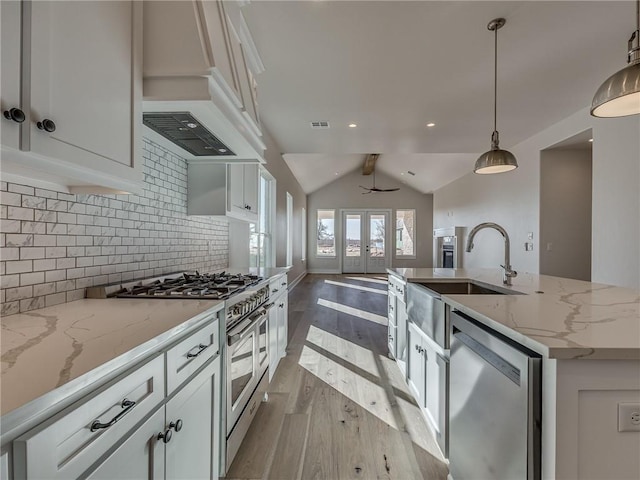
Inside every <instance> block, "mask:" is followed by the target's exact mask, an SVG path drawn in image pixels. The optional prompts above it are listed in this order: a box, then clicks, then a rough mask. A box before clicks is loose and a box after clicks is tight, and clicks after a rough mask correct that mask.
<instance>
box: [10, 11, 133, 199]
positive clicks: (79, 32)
mask: <svg viewBox="0 0 640 480" xmlns="http://www.w3.org/2000/svg"><path fill="white" fill-rule="evenodd" d="M1 8H2V42H1V43H2V82H3V84H2V90H3V91H2V110H3V111H4V110H7V109H11V108H21V109H22V111H23V112H24V114H25V116H26V119H25V121H24V122H23V123H20V124H18V123H16V122H15V121H13V120H10V119H7V118H4V116H3V117H2V119H1V120H2V125H3V128H2V130H3V132H2V157H3V165H2V168H3V174H9V175H13V176H15V177H21V178H27V179H34V180H40V181H41V182H49V183H54V184H56V185H61V186H66V187H69V188H70V189H71V190H72V191H73V188H75V189H76V190H75V191H83V190H81V189H84V190H90V191H95V192H98V193H100V192H105V191H107V192H108V191H122V190H124V191H138V190H139V189H140V188H141V185H142V173H141V171H142V150H141V139H140V135H141V132H140V127H141V106H142V96H141V94H142V70H141V61H142V57H141V53H142V33H141V28H140V27H141V25H142V4H141V3H140V2H135V1H121V2H111V1H77V2H70V1H56V2H44V1H42V2H26V1H24V2H2V7H1ZM20 39H22V41H20ZM5 129H6V131H5ZM105 189H107V190H105Z"/></svg>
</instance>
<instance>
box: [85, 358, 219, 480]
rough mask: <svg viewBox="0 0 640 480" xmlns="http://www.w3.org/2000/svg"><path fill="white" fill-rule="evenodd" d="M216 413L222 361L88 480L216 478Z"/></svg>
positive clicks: (145, 426)
mask: <svg viewBox="0 0 640 480" xmlns="http://www.w3.org/2000/svg"><path fill="white" fill-rule="evenodd" d="M219 412H220V357H218V358H216V359H215V360H214V361H213V362H212V363H211V364H209V366H207V367H206V368H205V369H204V370H203V371H202V372H200V373H199V374H198V375H197V376H196V377H195V378H194V379H193V380H191V381H190V382H189V383H187V384H186V385H185V386H184V387H183V388H182V389H181V390H180V391H179V392H178V393H177V394H176V395H175V396H174V397H173V398H172V399H171V400H169V401H168V402H167V404H166V406H163V407H161V408H159V409H158V410H157V411H156V412H155V413H154V414H153V415H152V416H151V418H149V420H147V421H146V422H145V423H144V424H143V425H142V426H141V427H139V428H138V429H136V431H135V432H134V433H133V434H132V435H130V436H129V437H128V438H127V439H126V440H125V441H124V442H123V443H122V444H121V445H120V446H119V447H118V448H117V449H116V450H115V451H114V452H113V453H112V454H111V455H110V456H109V457H107V459H106V460H105V461H104V462H102V463H101V464H100V465H99V466H98V467H97V469H95V470H94V471H93V472H92V473H91V474H90V475H89V476H88V478H89V479H92V480H98V479H100V480H120V479H122V480H124V479H132V478H136V479H138V478H140V479H142V478H145V479H166V480H173V479H181V478H193V479H212V478H218V461H219V459H218V455H217V452H218V451H219V448H218V446H219V432H220V414H219ZM212 454H213V458H212Z"/></svg>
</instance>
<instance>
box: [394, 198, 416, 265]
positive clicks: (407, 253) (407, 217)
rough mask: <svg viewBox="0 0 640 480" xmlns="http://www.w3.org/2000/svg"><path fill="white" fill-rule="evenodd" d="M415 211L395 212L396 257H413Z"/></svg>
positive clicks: (414, 253)
mask: <svg viewBox="0 0 640 480" xmlns="http://www.w3.org/2000/svg"><path fill="white" fill-rule="evenodd" d="M415 218H416V211H415V210H396V238H395V240H396V257H415V255H416V251H415V246H414V245H415V226H416V223H415Z"/></svg>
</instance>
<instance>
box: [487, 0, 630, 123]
mask: <svg viewBox="0 0 640 480" xmlns="http://www.w3.org/2000/svg"><path fill="white" fill-rule="evenodd" d="M638 1H639V2H640V0H638ZM493 33H494V34H495V35H494V37H493V38H494V42H493V58H494V62H493V131H494V132H497V131H498V28H497V27H496V28H495V29H494V31H493Z"/></svg>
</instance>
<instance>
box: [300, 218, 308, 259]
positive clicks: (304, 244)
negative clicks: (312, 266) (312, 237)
mask: <svg viewBox="0 0 640 480" xmlns="http://www.w3.org/2000/svg"><path fill="white" fill-rule="evenodd" d="M301 218H302V219H301V220H300V225H301V226H302V231H301V232H300V240H301V245H300V247H301V248H300V252H301V253H302V261H303V262H304V261H306V260H307V209H306V208H304V207H302V217H301Z"/></svg>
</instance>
